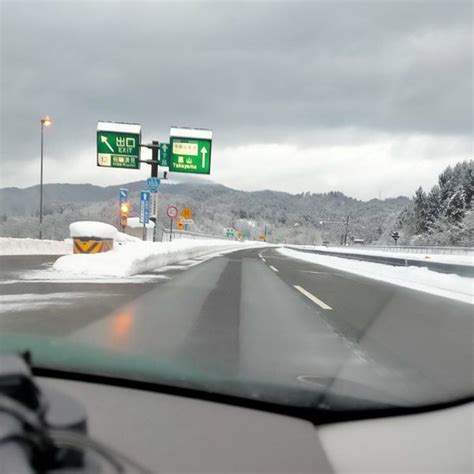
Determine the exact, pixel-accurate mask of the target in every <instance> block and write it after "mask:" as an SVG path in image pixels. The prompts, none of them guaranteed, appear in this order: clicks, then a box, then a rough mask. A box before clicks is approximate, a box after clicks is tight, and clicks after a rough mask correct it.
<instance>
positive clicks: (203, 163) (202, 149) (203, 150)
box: [201, 147, 207, 168]
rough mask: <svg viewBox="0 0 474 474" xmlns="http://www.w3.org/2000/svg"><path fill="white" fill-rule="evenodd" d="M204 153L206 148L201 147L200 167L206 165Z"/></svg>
mask: <svg viewBox="0 0 474 474" xmlns="http://www.w3.org/2000/svg"><path fill="white" fill-rule="evenodd" d="M206 155H207V150H206V149H205V148H204V147H202V148H201V156H202V167H203V168H205V167H206Z"/></svg>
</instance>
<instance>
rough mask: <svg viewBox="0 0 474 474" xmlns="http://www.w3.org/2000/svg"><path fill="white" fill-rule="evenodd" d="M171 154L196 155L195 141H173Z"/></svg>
mask: <svg viewBox="0 0 474 474" xmlns="http://www.w3.org/2000/svg"><path fill="white" fill-rule="evenodd" d="M173 154H175V155H188V156H198V146H197V143H179V142H178V143H177V142H173Z"/></svg>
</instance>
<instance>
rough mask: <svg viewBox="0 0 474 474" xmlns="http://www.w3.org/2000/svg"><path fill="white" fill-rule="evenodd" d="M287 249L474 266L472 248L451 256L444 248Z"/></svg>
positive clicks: (290, 246)
mask: <svg viewBox="0 0 474 474" xmlns="http://www.w3.org/2000/svg"><path fill="white" fill-rule="evenodd" d="M286 247H288V248H293V249H295V250H305V251H315V252H318V253H323V252H324V253H328V254H331V253H334V254H335V253H339V254H342V253H346V254H354V255H361V256H363V255H367V256H373V257H388V258H390V257H393V258H405V259H409V260H419V261H425V262H438V263H450V264H455V265H474V249H471V248H470V247H462V251H460V252H459V253H456V252H455V251H454V250H453V251H452V253H450V254H449V253H448V251H447V249H448V248H450V247H442V248H443V249H445V251H444V253H443V252H441V251H440V252H439V253H436V252H435V250H434V249H435V248H436V247H397V246H394V247H375V246H370V247H368V246H364V247H352V246H351V247H335V246H333V247H326V246H321V245H286ZM395 249H396V250H395ZM410 249H411V250H413V252H411V251H409V250H410ZM415 249H416V252H415V251H414V250H415ZM423 249H424V251H423ZM440 249H441V247H440Z"/></svg>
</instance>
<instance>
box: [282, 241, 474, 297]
mask: <svg viewBox="0 0 474 474" xmlns="http://www.w3.org/2000/svg"><path fill="white" fill-rule="evenodd" d="M278 252H280V253H281V254H282V255H285V256H287V257H291V258H296V259H299V260H304V261H305V262H311V263H316V264H318V265H323V266H326V267H330V268H334V269H337V270H342V271H345V272H349V273H355V274H357V275H359V276H363V277H367V278H373V279H375V280H381V281H384V282H387V283H391V284H393V285H398V286H404V287H406V288H411V289H414V290H418V291H423V292H425V293H431V294H434V295H438V296H443V297H445V298H451V299H455V300H458V301H463V302H465V303H470V304H473V303H474V295H473V291H474V278H467V277H461V276H458V275H452V274H444V273H438V272H433V271H431V270H429V269H428V268H420V267H395V266H392V265H385V264H382V263H373V262H362V261H359V260H349V259H345V258H342V257H331V256H326V255H320V254H310V253H303V252H298V251H297V250H292V249H288V248H280V249H278Z"/></svg>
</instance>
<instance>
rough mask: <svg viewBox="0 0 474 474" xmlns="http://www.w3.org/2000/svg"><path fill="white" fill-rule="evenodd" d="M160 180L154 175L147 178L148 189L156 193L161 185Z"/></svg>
mask: <svg viewBox="0 0 474 474" xmlns="http://www.w3.org/2000/svg"><path fill="white" fill-rule="evenodd" d="M160 182H161V181H160V180H159V179H158V178H155V177H153V176H152V177H151V178H148V179H147V180H146V184H147V185H148V189H149V190H150V191H151V192H152V193H156V192H157V191H158V187H159V186H160Z"/></svg>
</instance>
